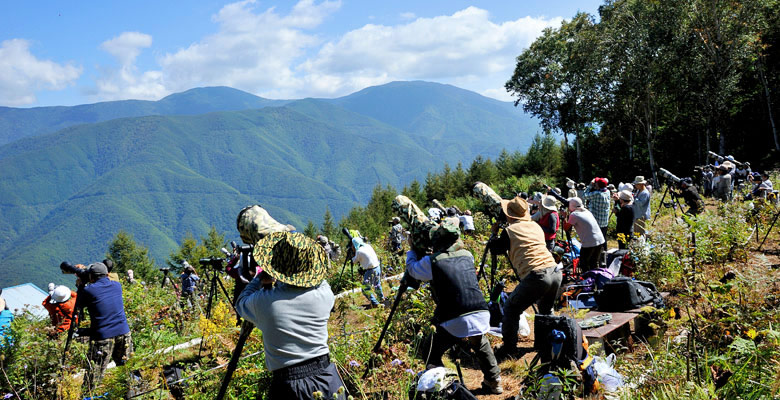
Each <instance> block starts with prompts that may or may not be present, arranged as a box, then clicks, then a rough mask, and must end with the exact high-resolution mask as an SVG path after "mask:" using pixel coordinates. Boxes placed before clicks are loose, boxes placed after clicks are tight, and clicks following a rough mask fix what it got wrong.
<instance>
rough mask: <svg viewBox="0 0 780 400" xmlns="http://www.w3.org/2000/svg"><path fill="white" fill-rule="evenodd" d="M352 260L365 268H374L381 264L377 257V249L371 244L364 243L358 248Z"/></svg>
mask: <svg viewBox="0 0 780 400" xmlns="http://www.w3.org/2000/svg"><path fill="white" fill-rule="evenodd" d="M352 262H356V263H359V264H360V268H361V269H363V270H366V269H374V268H376V267H378V266H379V257H377V255H376V251H374V248H373V247H371V245H370V244H364V245H362V246H360V248H359V249H357V252H355V257H354V258H352Z"/></svg>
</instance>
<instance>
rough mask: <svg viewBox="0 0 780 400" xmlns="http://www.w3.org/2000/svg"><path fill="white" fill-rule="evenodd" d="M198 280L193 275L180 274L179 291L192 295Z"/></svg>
mask: <svg viewBox="0 0 780 400" xmlns="http://www.w3.org/2000/svg"><path fill="white" fill-rule="evenodd" d="M199 280H200V278H198V276H197V275H195V274H181V291H182V292H187V293H192V292H194V291H195V285H196V284H197V283H198V281H199Z"/></svg>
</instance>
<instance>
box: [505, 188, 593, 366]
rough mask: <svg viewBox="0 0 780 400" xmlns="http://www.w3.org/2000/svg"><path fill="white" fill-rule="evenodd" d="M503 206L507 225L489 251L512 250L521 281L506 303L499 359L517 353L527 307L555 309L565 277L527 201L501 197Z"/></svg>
mask: <svg viewBox="0 0 780 400" xmlns="http://www.w3.org/2000/svg"><path fill="white" fill-rule="evenodd" d="M501 209H502V211H503V213H504V216H505V217H506V221H507V222H508V225H507V227H506V229H504V232H503V233H502V234H501V236H500V237H499V238H498V239H497V240H494V241H493V242H492V243H490V246H491V247H490V251H491V253H493V254H506V253H507V252H509V261H510V262H511V264H512V268H513V269H514V272H515V275H516V276H517V278H518V279H519V280H520V282H519V283H518V284H517V287H515V289H514V290H513V291H512V293H511V294H510V295H509V297H508V298H507V301H506V303H505V305H504V317H503V319H502V320H501V323H502V325H501V334H502V335H503V337H504V345H503V347H501V349H499V350H498V351H497V354H496V356H498V357H499V358H503V357H505V356H513V355H516V354H517V330H518V328H519V324H520V315H521V314H522V313H523V311H525V309H527V308H528V307H530V306H531V305H532V304H534V303H538V304H539V313H541V314H550V313H551V312H552V309H553V305H554V304H555V300H556V299H557V297H558V288H560V286H561V279H562V278H563V275H562V273H561V271H559V270H557V269H556V266H557V263H556V262H555V259H553V256H552V254H550V251H548V250H547V246H546V243H545V240H544V231H542V228H541V227H540V226H539V224H537V223H536V222H534V221H532V220H531V215H530V214H529V206H528V202H527V201H526V200H525V199H523V198H521V197H519V196H517V197H515V198H514V199H512V200H503V199H502V200H501ZM594 222H595V220H594ZM498 228H499V223H498V222H496V223H495V224H493V228H492V230H493V233H494V234H496V233H497V232H498ZM597 228H598V227H597Z"/></svg>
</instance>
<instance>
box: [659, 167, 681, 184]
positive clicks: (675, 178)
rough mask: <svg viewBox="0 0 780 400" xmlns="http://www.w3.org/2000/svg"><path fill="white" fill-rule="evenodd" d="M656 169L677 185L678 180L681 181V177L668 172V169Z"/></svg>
mask: <svg viewBox="0 0 780 400" xmlns="http://www.w3.org/2000/svg"><path fill="white" fill-rule="evenodd" d="M658 171H659V172H661V176H662V177H664V178H665V179H666V180H668V181H669V182H672V183H674V184H675V185H679V184H680V182H682V179H680V178H679V177H677V175H675V174H673V173H671V172H669V170H667V169H665V168H659V169H658Z"/></svg>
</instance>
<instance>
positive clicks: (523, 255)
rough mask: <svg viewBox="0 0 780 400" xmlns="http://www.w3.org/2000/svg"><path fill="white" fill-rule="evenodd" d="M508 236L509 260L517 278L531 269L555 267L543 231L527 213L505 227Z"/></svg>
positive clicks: (523, 276)
mask: <svg viewBox="0 0 780 400" xmlns="http://www.w3.org/2000/svg"><path fill="white" fill-rule="evenodd" d="M506 232H507V234H508V236H509V260H511V261H512V267H513V268H514V269H515V273H516V274H517V277H518V278H519V279H523V278H525V276H526V275H528V273H529V272H531V271H532V270H541V269H545V268H549V267H555V265H556V264H555V260H554V259H553V257H552V254H550V251H549V250H547V247H546V244H545V241H544V232H543V231H542V228H541V227H540V226H539V224H537V223H536V222H533V221H531V218H530V217H529V216H528V214H526V215H524V218H522V219H520V220H519V221H516V222H513V223H511V224H509V226H507V228H506Z"/></svg>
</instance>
